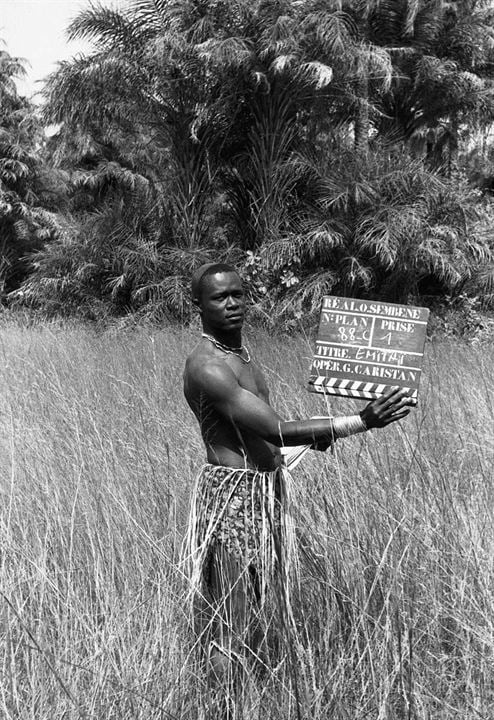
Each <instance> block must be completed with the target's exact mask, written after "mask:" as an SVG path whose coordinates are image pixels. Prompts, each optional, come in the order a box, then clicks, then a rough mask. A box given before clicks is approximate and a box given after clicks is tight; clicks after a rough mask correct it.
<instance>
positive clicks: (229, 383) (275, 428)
mask: <svg viewBox="0 0 494 720" xmlns="http://www.w3.org/2000/svg"><path fill="white" fill-rule="evenodd" d="M196 382H197V384H198V389H199V390H200V391H201V392H203V393H205V394H206V395H207V397H208V399H209V401H210V402H211V403H212V404H213V405H214V407H215V408H216V410H218V412H220V413H221V414H222V415H223V416H224V417H226V418H227V419H228V420H229V421H230V422H231V423H233V424H235V425H238V426H239V427H241V428H244V429H245V430H249V431H250V432H252V433H255V434H256V435H258V436H259V437H261V438H263V439H264V440H266V441H267V442H270V443H271V444H273V445H277V446H278V447H281V446H283V445H287V446H290V445H310V444H313V443H318V442H320V441H322V442H324V441H326V442H330V441H332V440H333V439H334V438H335V433H334V424H333V420H332V419H331V418H318V419H309V420H293V421H285V420H282V419H281V418H280V417H279V415H278V414H277V413H276V412H275V411H274V410H273V408H272V407H271V406H270V405H268V404H267V403H266V402H264V401H263V400H262V399H261V398H258V397H257V396H256V395H254V394H253V393H251V392H249V391H248V390H246V389H245V388H243V387H241V385H239V383H238V380H237V377H236V375H235V373H234V372H233V371H232V369H231V368H230V367H229V366H228V365H227V364H226V363H223V362H215V361H211V362H208V363H206V364H205V365H204V366H203V367H202V368H201V369H200V370H199V372H198V374H197V376H196ZM413 404H415V402H414V400H412V398H410V397H408V396H407V395H406V393H404V392H403V391H401V390H399V389H397V388H396V389H393V390H390V391H389V392H388V393H387V394H386V395H384V396H383V397H382V398H379V399H378V400H373V401H372V402H371V403H369V404H368V405H367V406H366V407H365V408H364V410H362V412H361V413H360V417H361V419H362V421H363V423H364V425H365V427H366V428H372V427H384V426H386V425H389V424H390V423H392V422H395V421H396V420H400V419H401V418H404V417H405V416H406V415H408V413H409V412H410V409H409V407H408V406H409V405H413Z"/></svg>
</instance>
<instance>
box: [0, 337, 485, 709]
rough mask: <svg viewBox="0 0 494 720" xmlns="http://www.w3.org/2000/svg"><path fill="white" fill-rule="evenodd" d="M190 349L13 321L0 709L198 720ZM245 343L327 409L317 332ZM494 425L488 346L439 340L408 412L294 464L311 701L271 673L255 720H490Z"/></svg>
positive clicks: (297, 398) (6, 395)
mask: <svg viewBox="0 0 494 720" xmlns="http://www.w3.org/2000/svg"><path fill="white" fill-rule="evenodd" d="M194 342H195V339H194V335H193V333H192V332H191V331H185V330H184V331H181V330H175V329H164V330H162V331H157V330H150V329H134V330H129V329H127V330H125V329H120V330H108V331H106V332H105V333H100V334H96V333H95V332H94V331H92V330H91V329H89V328H85V327H82V326H81V327H77V326H74V327H62V326H59V325H39V326H34V327H22V326H19V325H16V324H14V323H5V324H4V325H3V326H1V327H0V361H1V371H0V457H1V463H0V492H1V499H2V501H1V509H0V523H1V525H0V532H1V535H0V537H1V554H0V592H1V594H0V603H1V604H0V607H1V613H0V673H1V677H0V717H1V718H5V719H6V720H7V719H9V720H10V719H12V720H13V719H15V720H17V719H19V720H20V719H22V720H24V719H26V720H27V718H30V719H32V720H62V719H64V720H69V719H72V718H74V719H75V718H96V719H97V720H117V719H118V720H144V719H146V720H152V719H155V718H156V719H158V718H159V719H160V720H161V719H165V718H181V719H183V720H189V719H190V720H192V719H193V718H200V717H201V706H202V705H203V684H202V678H201V675H200V673H199V672H198V671H197V667H196V664H195V662H194V660H193V652H192V638H191V633H190V631H189V629H188V621H187V616H186V605H185V601H184V598H185V596H186V592H187V583H186V580H185V578H184V574H183V569H182V567H181V565H180V546H181V541H182V537H183V533H184V528H185V523H186V517H187V510H188V500H189V493H190V490H191V486H192V483H193V478H194V476H195V474H196V472H197V470H198V469H199V467H200V465H201V463H202V461H203V450H202V446H201V442H200V437H199V434H198V431H197V429H196V426H195V424H194V421H193V418H192V416H191V413H190V411H189V410H188V408H187V407H186V405H185V403H184V401H183V399H182V388H181V372H182V365H183V359H184V356H185V355H186V353H187V352H188V350H189V349H190V348H191V347H192V346H193V344H194ZM250 347H251V349H252V350H253V351H254V352H255V354H256V356H257V357H258V358H259V360H260V362H261V364H262V366H263V368H264V370H265V373H266V376H267V379H268V382H269V385H270V387H271V390H272V401H273V404H274V405H275V407H276V408H277V409H278V410H279V412H280V413H281V414H282V415H284V416H286V417H287V418H288V417H291V418H295V417H303V416H304V415H314V414H322V413H323V412H325V411H326V407H325V400H324V399H322V398H319V397H315V396H313V395H310V394H308V393H307V392H306V391H305V389H304V382H305V379H306V376H307V371H308V364H309V361H308V357H309V355H310V344H309V343H308V341H307V340H306V339H304V338H303V337H298V338H295V339H276V338H275V339H273V338H271V337H268V336H261V337H257V338H256V339H254V337H252V338H251V341H250ZM355 406H356V405H355V404H354V403H352V401H346V400H339V399H338V400H335V399H333V400H331V410H332V411H333V412H334V413H335V414H343V413H347V412H348V411H349V409H350V408H354V407H355ZM358 407H359V408H360V407H361V405H358ZM493 427H494V349H493V348H492V347H490V348H489V347H484V348H472V347H466V346H457V345H455V344H453V343H452V342H446V341H445V342H437V343H434V344H432V343H431V344H429V345H428V347H427V361H426V372H425V376H424V378H423V385H422V391H421V403H420V406H419V408H418V409H417V410H416V411H415V412H414V414H413V417H410V418H408V419H407V420H406V421H404V422H403V423H402V424H401V425H400V426H399V427H393V428H389V429H387V430H384V431H373V432H372V433H367V434H366V435H365V436H357V437H354V438H350V439H347V440H345V441H341V442H340V443H339V445H338V448H337V452H336V454H334V455H332V454H330V453H327V454H324V455H323V454H320V453H312V454H311V457H310V458H309V459H308V460H307V461H306V462H305V463H304V465H303V466H302V467H301V466H299V468H297V470H296V471H295V473H294V476H295V484H296V520H297V524H298V526H299V528H300V532H301V535H302V536H303V538H304V539H303V544H304V545H305V546H306V547H307V548H309V551H308V552H306V554H305V561H304V563H303V566H302V577H303V582H302V586H301V589H300V597H299V600H298V603H299V604H298V611H299V617H300V618H301V619H302V621H303V628H304V631H303V635H304V647H303V649H301V648H297V679H298V701H297V699H296V698H295V697H294V695H293V693H290V692H289V691H288V690H287V689H286V688H284V687H283V685H282V684H281V683H276V682H275V681H274V680H273V679H271V681H266V683H265V685H262V686H261V685H260V686H259V687H258V688H257V691H256V693H257V694H256V695H255V697H254V700H252V702H251V706H250V708H249V710H245V712H244V713H243V716H244V717H245V718H246V720H250V718H260V719H264V718H272V719H273V720H275V719H276V720H278V719H280V720H281V719H283V720H288V719H289V718H297V720H298V719H299V718H304V719H307V720H309V719H310V720H322V719H323V718H324V719H325V720H327V719H328V718H331V719H334V720H350V719H351V720H364V718H365V719H366V720H367V719H369V718H371V719H372V720H385V719H386V720H395V719H396V720H402V719H403V720H405V719H416V718H417V719H418V718H420V719H421V720H422V719H423V720H426V719H427V720H428V719H430V720H439V719H441V720H443V719H444V720H446V719H447V720H453V718H454V719H455V720H456V719H457V720H460V719H461V720H470V719H471V720H475V719H479V718H483V719H485V720H492V718H493V717H494V573H493V571H494V471H493V460H494V437H493V435H494V433H493ZM241 715H242V713H240V716H241ZM240 716H239V717H240Z"/></svg>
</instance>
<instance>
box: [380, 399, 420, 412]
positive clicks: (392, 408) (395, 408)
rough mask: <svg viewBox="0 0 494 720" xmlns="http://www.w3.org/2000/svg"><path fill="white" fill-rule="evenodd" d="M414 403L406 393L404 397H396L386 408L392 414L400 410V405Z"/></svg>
mask: <svg viewBox="0 0 494 720" xmlns="http://www.w3.org/2000/svg"><path fill="white" fill-rule="evenodd" d="M415 404H416V402H415V400H414V399H413V398H411V397H409V396H408V395H405V396H404V397H403V396H401V397H399V398H397V399H396V400H395V401H394V402H393V403H392V404H391V405H388V407H387V408H386V410H387V412H388V413H389V412H391V413H392V414H394V413H395V412H397V411H398V410H400V409H401V408H402V407H412V406H414V405H415Z"/></svg>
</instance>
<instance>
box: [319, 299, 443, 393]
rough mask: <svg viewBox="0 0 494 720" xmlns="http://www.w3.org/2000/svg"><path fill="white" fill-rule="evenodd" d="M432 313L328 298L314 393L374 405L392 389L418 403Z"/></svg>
mask: <svg viewBox="0 0 494 720" xmlns="http://www.w3.org/2000/svg"><path fill="white" fill-rule="evenodd" d="M428 318H429V310H428V309H427V308H421V307H413V306H411V305H397V304H395V303H386V302H380V301H377V300H376V301H373V300H372V301H369V300H357V299H355V298H343V297H333V296H330V295H327V296H325V297H324V298H323V303H322V309H321V319H320V323H319V332H318V336H317V340H316V350H315V353H314V357H313V360H312V365H311V369H310V378H309V386H308V390H309V391H310V392H317V393H325V394H329V395H339V396H344V397H352V398H365V399H368V400H373V399H374V398H377V397H380V396H381V395H382V394H383V393H384V392H386V390H387V389H388V388H390V387H392V386H398V387H402V388H405V389H407V390H409V391H410V394H411V395H412V397H414V398H416V399H417V397H418V389H419V382H420V374H421V364H422V358H423V355H424V344H425V335H426V329H427V321H428Z"/></svg>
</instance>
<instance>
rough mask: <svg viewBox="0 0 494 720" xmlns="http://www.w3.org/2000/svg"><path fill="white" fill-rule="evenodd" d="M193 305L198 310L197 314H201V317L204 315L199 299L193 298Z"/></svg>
mask: <svg viewBox="0 0 494 720" xmlns="http://www.w3.org/2000/svg"><path fill="white" fill-rule="evenodd" d="M192 305H193V306H194V308H195V309H196V310H197V312H198V313H199V315H201V313H202V307H201V303H200V301H199V298H196V297H193V298H192Z"/></svg>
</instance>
